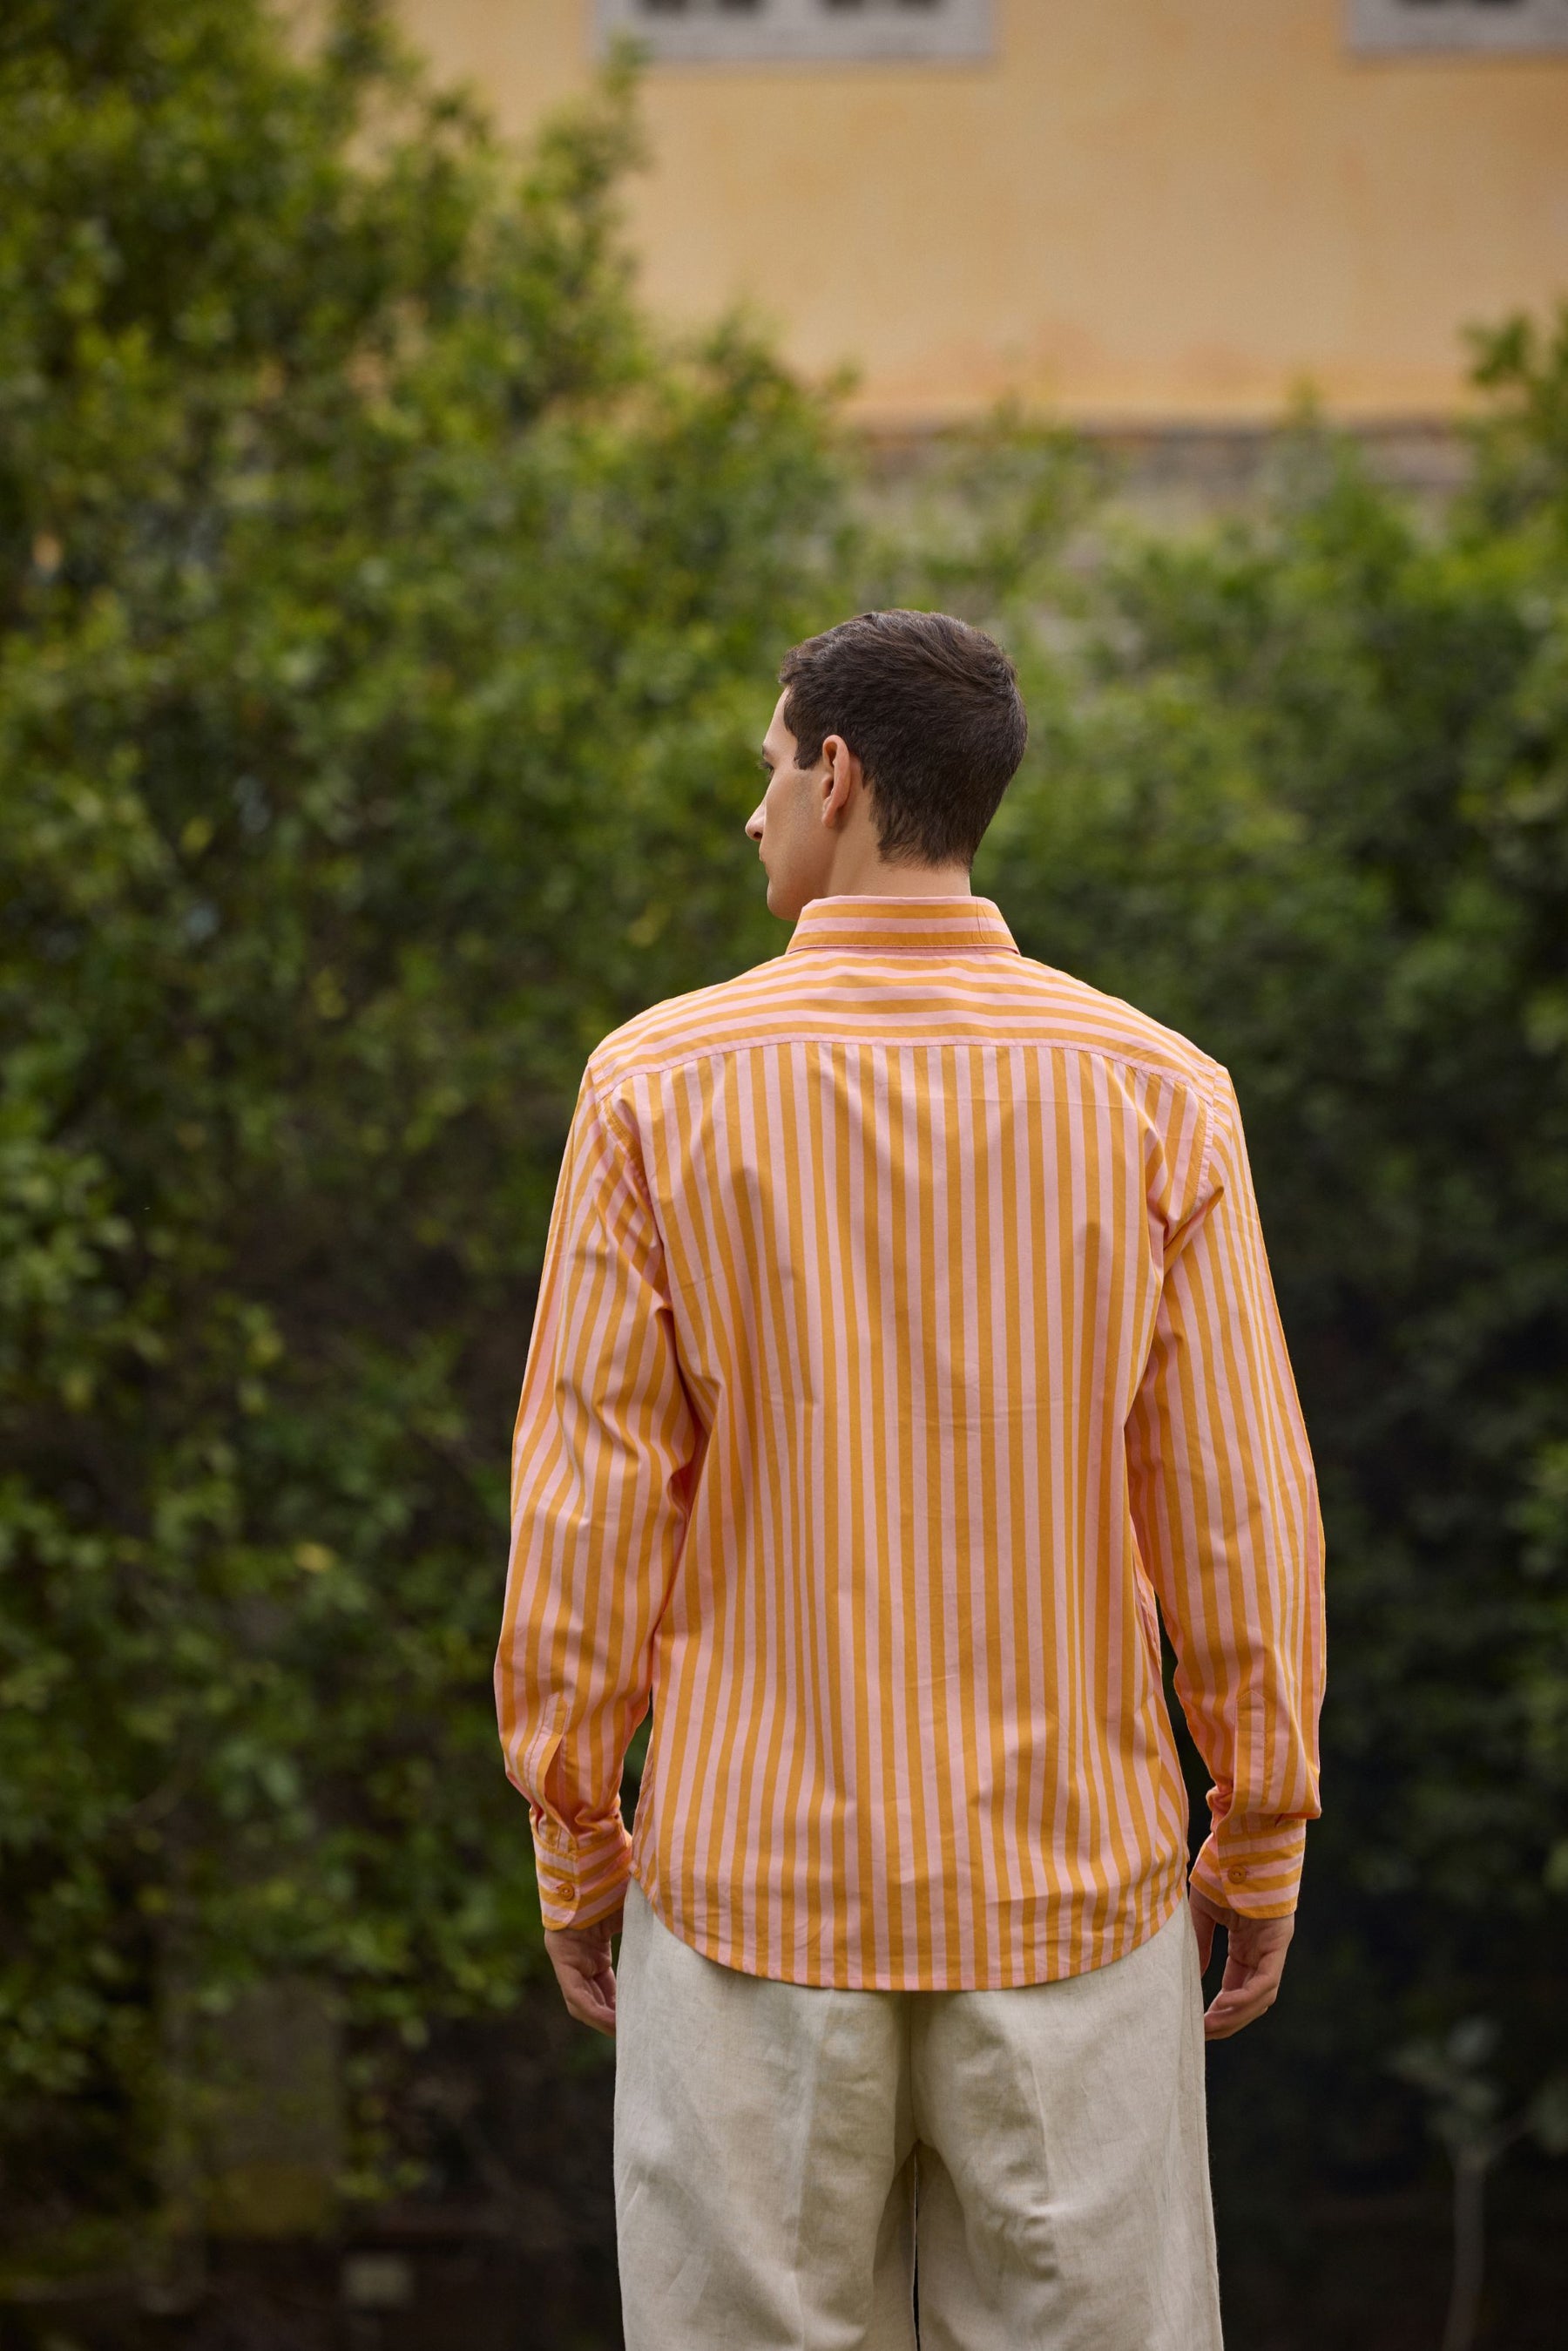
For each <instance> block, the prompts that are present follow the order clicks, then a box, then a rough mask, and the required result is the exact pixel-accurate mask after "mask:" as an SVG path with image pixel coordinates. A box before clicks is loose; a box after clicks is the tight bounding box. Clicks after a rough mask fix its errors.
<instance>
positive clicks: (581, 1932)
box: [545, 1910, 623, 2041]
mask: <svg viewBox="0 0 1568 2351" xmlns="http://www.w3.org/2000/svg"><path fill="white" fill-rule="evenodd" d="M622 1916H623V1913H622V1912H621V1911H620V1910H616V1911H613V1912H612V1913H611V1915H610V1916H609V1917H607V1918H596V1919H595V1921H594V1923H593V1925H592V1926H591V1927H553V1928H552V1927H546V1928H545V1950H546V1951H547V1952H548V1953H549V1955H550V1965H551V1966H552V1967H553V1968H554V1969H555V1970H556V1982H557V1983H558V1984H559V1985H560V1987H561V1997H562V1999H563V2000H564V2001H566V2006H567V2008H568V2009H569V2010H570V2011H571V2012H572V2014H573V2015H574V2016H575V2017H576V2020H577V2022H578V2023H579V2024H587V2025H591V2026H592V2028H593V2030H594V2031H595V2032H607V2033H608V2035H609V2036H610V2038H611V2040H612V2041H613V2040H614V2038H615V1969H614V1968H613V1967H612V1966H611V1964H610V1941H611V1938H612V1937H613V1936H616V1935H618V1934H619V1932H620V1923H621V1918H622Z"/></svg>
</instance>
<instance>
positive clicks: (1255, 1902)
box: [1191, 1813, 1306, 1918]
mask: <svg viewBox="0 0 1568 2351" xmlns="http://www.w3.org/2000/svg"><path fill="white" fill-rule="evenodd" d="M1305 1857H1306V1823H1305V1821H1304V1820H1303V1819H1301V1818H1300V1817H1299V1816H1298V1815H1296V1814H1294V1813H1280V1814H1278V1815H1275V1814H1273V1813H1262V1814H1259V1813H1254V1814H1253V1815H1252V1816H1251V1819H1249V1818H1247V1816H1246V1815H1245V1814H1241V1813H1227V1814H1226V1816H1225V1818H1224V1819H1223V1820H1221V1821H1217V1822H1216V1823H1215V1824H1214V1826H1213V1827H1212V1828H1211V1829H1210V1832H1209V1834H1208V1836H1207V1837H1206V1838H1205V1839H1204V1841H1203V1845H1202V1848H1201V1850H1200V1851H1199V1855H1198V1858H1197V1860H1196V1861H1195V1862H1194V1863H1193V1865H1192V1877H1191V1885H1192V1889H1193V1891H1194V1893H1197V1894H1201V1895H1203V1896H1205V1898H1206V1899H1207V1900H1209V1901H1210V1902H1212V1903H1213V1904H1214V1905H1215V1907H1216V1908H1218V1909H1220V1910H1233V1911H1234V1912H1235V1914H1236V1916H1237V1917H1239V1918H1284V1917H1289V1915H1290V1913H1291V1912H1292V1911H1293V1909H1294V1908H1295V1907H1296V1896H1297V1894H1298V1893H1299V1891H1300V1888H1301V1880H1302V1863H1303V1860H1304V1859H1305Z"/></svg>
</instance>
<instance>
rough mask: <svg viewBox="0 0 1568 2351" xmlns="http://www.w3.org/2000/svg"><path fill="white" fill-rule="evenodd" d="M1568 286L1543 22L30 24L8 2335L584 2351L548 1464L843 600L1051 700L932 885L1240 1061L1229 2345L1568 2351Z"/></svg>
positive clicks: (1559, 64)
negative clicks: (538, 1616) (604, 1175)
mask: <svg viewBox="0 0 1568 2351" xmlns="http://www.w3.org/2000/svg"><path fill="white" fill-rule="evenodd" d="M628 41H629V43H630V45H631V46H630V47H628V46H627V43H628ZM1565 297H1568V0H1351V4H1350V5H1343V0H1271V5H1269V6H1268V7H1267V8H1260V7H1258V6H1257V5H1248V0H1123V5H1116V6H1111V5H1105V0H1098V5H1092V0H990V5H987V0H684V5H682V0H598V5H592V0H440V5H437V0H402V5H399V6H385V7H383V6H378V5H372V0H348V5H329V0H315V5H309V6H305V7H294V8H290V9H286V10H284V9H279V8H274V7H271V6H268V5H264V0H184V5H182V7H180V8H179V9H170V8H167V7H164V6H161V5H157V0H9V5H8V6H7V8H6V10H5V16H4V18H3V20H0V893H3V899H4V914H5V921H4V924H3V925H0V1452H3V1458H0V2081H3V2085H4V2095H3V2096H0V2351H122V2346H125V2351H130V2346H136V2351H140V2346H161V2345H170V2346H175V2345H179V2346H200V2351H219V2346H233V2351H249V2346H255V2351H328V2346H352V2351H424V2347H425V2346H445V2345H448V2344H451V2343H453V2342H459V2341H461V2342H462V2344H464V2345H465V2346H472V2351H535V2346H537V2351H601V2346H602V2351H610V2346H617V2345H618V2342H619V2332H618V2294H617V2286H616V2277H615V2253H614V2232H613V2216H612V2212H611V2205H610V2179H609V2118H610V2090H611V2083H612V2071H611V2051H610V2048H609V2045H608V2044H607V2043H602V2042H599V2041H597V2040H595V2039H594V2038H592V2037H591V2036H589V2035H587V2033H584V2032H580V2031H579V2030H578V2029H577V2028H576V2027H574V2026H572V2025H571V2024H570V2022H569V2021H568V2020H567V2019H566V2015H565V2011H564V2010H562V2008H561V2006H560V2002H559V1998H558V1995H557V1994H556V1991H555V1988H554V1983H553V1980H549V1979H548V1970H547V1969H546V1968H545V1963H544V1960H543V1955H542V1949H541V1944H540V1935H539V1923H538V1913H537V1907H536V1902H535V1893H534V1886H533V1874H532V1859H531V1853H530V1849H529V1839H528V1834H527V1822H526V1813H525V1808H524V1806H523V1804H522V1802H521V1800H520V1799H518V1798H517V1797H515V1796H514V1794H513V1793H512V1792H511V1791H510V1790H509V1789H508V1788H507V1786H506V1784H505V1782H504V1778H503V1776H502V1771H501V1766H500V1759H499V1751H498V1747H497V1743H496V1739H495V1733H494V1728H493V1712H492V1705H491V1697H490V1681H489V1676H490V1663H491V1656H492V1653H493V1644H494V1639H495V1634H496V1630H497V1625H498V1621H499V1608H500V1595H501V1588H502V1579H503V1571H504V1547H505V1501H506V1490H505V1489H506V1474H507V1448H508V1439H509V1435H510V1429H511V1422H512V1416H513V1413H514V1407H515V1401H516V1394H517V1388H518V1384H519V1380H520V1377H521V1372H522V1366H523V1360H524V1353H525V1350H526V1346H527V1340H528V1331H529V1321H530V1314H531V1311H532V1303H533V1295H534V1285H535V1279H536V1274H537V1269H538V1264H539V1258H540V1253H541V1249H542V1245H543V1239H544V1234H545V1223H546V1219H547V1217H548V1213H549V1206H550V1200H551V1196H552V1191H553V1187H554V1182H555V1175H556V1166H557V1164H558V1159H559V1153H560V1147H561V1144H562V1140H563V1138H564V1134H565V1131H566V1121H567V1118H568V1116H569V1113H570V1108H571V1104H572V1101H573V1098H574V1095H575V1092H576V1082H577V1079H578V1076H579V1074H580V1071H581V1069H582V1065H583V1062H584V1061H585V1059H586V1057H587V1052H588V1050H590V1048H591V1047H592V1045H593V1044H594V1043H595V1042H597V1040H598V1039H599V1037H601V1036H602V1035H603V1034H604V1033H605V1031H606V1030H607V1029H609V1028H611V1027H612V1026H614V1025H615V1024H616V1023H617V1022H618V1021H619V1020H621V1019H625V1018H627V1017H628V1015H629V1014H630V1013H632V1012H633V1011H635V1010H636V1009H638V1008H640V1007H641V1006H643V1005H645V1004H646V1003H648V1002H649V1001H650V1000H652V999H654V998H658V997H659V996H662V995H667V994H670V993H672V992H674V991H676V990H679V989H682V988H687V987H696V986H699V985H701V984H703V983H705V982H707V981H710V980H712V979H715V978H719V977H723V976H725V975H727V974H729V973H732V972H734V971H736V970H739V969H741V968H742V967H745V966H747V965H748V964H751V963H753V962H754V961H756V960H758V959H759V958H761V957H763V956H768V955H771V954H774V953H776V952H777V951H778V950H779V948H780V947H781V946H782V944H783V934H782V932H781V931H780V929H779V927H778V926H777V925H775V924H774V923H772V922H771V921H770V919H769V918H768V916H767V915H766V914H765V912H764V911H763V906H762V904H761V896H760V892H759V890H758V886H757V884H758V875H757V872H756V868H755V863H754V857H753V852H751V850H750V847H749V845H748V844H747V843H746V842H745V841H744V840H743V838H742V831H741V827H742V823H743V821H744V819H745V817H746V815H747V814H748V813H749V811H750V810H751V808H752V807H753V803H754V800H755V799H756V797H757V795H758V790H759V784H760V778H759V777H758V774H757V768H756V746H757V743H758V741H759V739H760V736H761V733H762V730H763V726H764V724H765V722H766V718H767V716H768V713H769V711H770V709H771V706H772V702H773V698H774V687H773V684H772V677H773V672H774V668H775V666H776V664H777V662H778V660H779V658H780V656H781V654H782V653H783V652H784V650H785V648H786V647H787V646H788V645H789V644H790V643H792V642H793V641H794V639H796V638H797V637H799V636H801V635H802V634H805V632H808V631H809V630H811V629H813V628H815V627H819V626H822V625H825V624H826V623H827V622H831V621H833V620H835V619H837V618H841V617H843V616H844V615H845V614H846V612H850V611H857V610H860V609H863V608H865V607H867V606H870V605H873V604H887V603H891V602H904V603H913V604H919V605H928V606H940V607H943V608H946V609H949V610H952V611H959V612H961V613H962V614H964V615H965V616H966V617H968V618H970V619H971V620H973V621H975V622H979V623H981V624H982V625H984V626H986V627H988V628H991V629H992V630H994V631H995V632H997V633H998V634H1000V635H1001V636H1002V638H1003V639H1004V640H1005V641H1006V642H1007V643H1008V644H1009V646H1010V647H1011V648H1012V652H1013V653H1014V656H1015V658H1016V660H1017V662H1018V664H1019V667H1020V671H1021V674H1022V676H1023V683H1024V686H1025V691H1026V693H1027V695H1028V699H1029V704H1030V709H1031V716H1032V726H1033V735H1032V745H1031V750H1030V753H1029V757H1028V760H1027V762H1026V765H1025V767H1024V768H1023V771H1022V773H1021V774H1020V777H1019V778H1018V780H1017V782H1016V783H1015V785H1014V786H1013V788H1012V790H1011V791H1010V793H1009V796H1008V799H1007V801H1006V803H1005V804H1004V807H1003V810H1002V815H1001V816H1000V817H999V819H998V820H997V822H996V824H995V826H994V827H993V830H992V834H991V836H990V838H989V839H988V841H987V844H986V847H985V850H984V852H983V853H982V858H981V864H980V866H979V868H978V869H977V872H976V883H977V886H978V887H979V888H981V889H982V890H984V891H986V892H987V893H990V894H991V895H992V896H994V897H995V898H996V899H997V900H998V902H999V904H1001V906H1002V910H1003V912H1004V914H1006V916H1007V918H1008V920H1009V921H1010V923H1011V924H1012V927H1013V929H1014V932H1015V934H1016V935H1017V936H1018V938H1019V939H1020V942H1021V944H1022V945H1023V947H1024V949H1025V951H1026V952H1028V953H1031V954H1033V955H1036V956H1041V957H1043V958H1044V960H1046V961H1048V962H1051V963H1054V964H1056V965H1059V966H1062V967H1066V968H1068V969H1070V970H1073V971H1075V972H1076V973H1078V974H1080V975H1081V976H1082V977H1085V978H1087V979H1089V980H1091V981H1093V982H1095V983H1096V984H1097V985H1099V986H1101V987H1108V988H1110V989H1112V990H1113V991H1115V992H1116V993H1118V994H1121V995H1125V996H1127V997H1128V998H1131V999H1133V1000H1134V1001H1135V1002H1136V1003H1137V1004H1139V1005H1140V1006H1142V1007H1143V1008H1146V1009H1147V1010H1148V1011H1149V1012H1151V1013H1153V1014H1155V1015H1156V1016H1157V1017H1158V1018H1160V1019H1165V1020H1167V1021H1169V1022H1171V1023H1172V1024H1174V1025H1175V1026H1177V1027H1179V1028H1181V1029H1185V1030H1187V1031H1188V1032H1189V1033H1190V1034H1191V1035H1193V1036H1194V1037H1195V1038H1196V1039H1197V1040H1199V1042H1200V1043H1201V1044H1202V1045H1203V1046H1205V1047H1206V1048H1207V1049H1208V1050H1210V1051H1211V1052H1213V1053H1215V1054H1216V1055H1218V1056H1219V1057H1220V1059H1222V1060H1223V1061H1226V1062H1227V1063H1228V1064H1229V1065H1230V1067H1231V1071H1233V1073H1234V1075H1235V1078H1236V1081H1237V1085H1238V1089H1239V1092H1240V1094H1241V1102H1242V1107H1243V1111H1244V1113H1245V1115H1246V1119H1247V1123H1248V1130H1249V1135H1250V1138H1251V1148H1252V1154H1253V1160H1254V1166H1255V1172H1256V1176H1257V1182H1258V1189H1259V1193H1260V1196H1261V1199H1262V1207H1263V1214H1264V1221H1265V1226H1266V1228H1267V1231H1268V1234H1269V1238H1270V1243H1271V1249H1272V1260H1273V1265H1274V1271H1275V1277H1276V1281H1277V1285H1278V1288H1279V1291H1280V1296H1281V1302H1282V1310H1283V1312H1284V1317H1285V1322H1286V1325H1287V1329H1288V1332H1289V1334H1290V1338H1291V1343H1292V1347H1293V1356H1294V1359H1295V1362H1296V1365H1297V1369H1298V1374H1299V1379H1300V1384H1301V1387H1302V1392H1303V1403H1304V1405H1305V1407H1306V1412H1307V1417H1308V1421H1309V1425H1310V1427H1311V1430H1312V1434H1313V1437H1314V1447H1315V1450H1316V1453H1317V1457H1318V1460H1319V1465H1320V1469H1321V1474H1322V1480H1323V1488H1324V1514H1325V1519H1326V1523H1327V1529H1328V1536H1329V1544H1330V1559H1331V1573H1330V1584H1329V1597H1330V1609H1331V1631H1332V1650H1331V1677H1330V1694H1329V1699H1328V1706H1327V1710H1326V1714H1325V1719H1324V1748H1325V1771H1324V1803H1325V1815H1324V1821H1323V1823H1321V1825H1320V1826H1319V1827H1318V1828H1316V1829H1315V1830H1314V1833H1313V1835H1312V1837H1311V1839H1310V1840H1309V1854H1308V1865H1307V1876H1306V1882H1305V1889H1304V1896H1303V1911H1302V1916H1301V1923H1300V1928H1299V1933H1298V1938H1297V1942H1296V1946H1295V1949H1294V1952H1293V1959H1292V1967H1291V1974H1290V1980H1289V1984H1288V1989H1287V1993H1286V1996H1285V1998H1284V2000H1283V2001H1282V2004H1281V2006H1280V2007H1279V2008H1278V2009H1277V2010H1276V2011H1274V2012H1273V2013H1272V2015H1271V2016H1270V2018H1269V2019H1268V2020H1267V2022H1266V2023H1264V2024H1263V2025H1262V2026H1260V2027H1258V2028H1256V2029H1254V2030H1253V2031H1252V2032H1249V2033H1248V2034H1246V2035H1245V2036H1243V2037H1242V2039H1241V2040H1240V2041H1239V2042H1237V2043H1232V2044H1226V2045H1225V2046H1223V2047H1221V2048H1219V2049H1217V2050H1216V2051H1215V2052H1214V2053H1212V2056H1211V2072H1210V2080H1211V2112H1212V2124H1211V2127H1212V2140H1213V2160H1214V2172H1215V2183H1216V2194H1217V2199H1218V2209H1219V2222H1220V2237H1221V2259H1222V2275H1223V2280H1224V2285H1225V2294H1226V2304H1227V2324H1228V2339H1229V2340H1230V2341H1231V2344H1232V2346H1234V2351H1308V2346H1311V2351H1322V2346H1334V2351H1424V2346H1431V2351H1438V2346H1441V2351H1469V2346H1490V2351H1536V2346H1548V2345H1551V2346H1556V2345H1557V2344H1558V2343H1560V2342H1561V2339H1562V2315H1561V2314H1562V2310H1563V2302H1564V2295H1565V2292H1568V2251H1565V2248H1568V2159H1565V2158H1568V2002H1565V2001H1564V1985H1565V1935H1564V1928H1565V1923H1568V1801H1565V1800H1568V308H1565V307H1564V298H1565ZM637 1766H638V1757H637V1753H636V1752H635V1751H634V1754H633V1756H632V1757H631V1758H630V1759H629V1761H628V1779H627V1787H626V1803H627V1806H628V1811H629V1809H630V1808H631V1807H632V1806H633V1805H634V1804H635V1801H636V1779H637ZM1192 1777H1193V1790H1194V1797H1195V1802H1197V1804H1198V1806H1199V1811H1201V1797H1202V1788H1203V1781H1202V1775H1201V1773H1200V1771H1199V1770H1198V1769H1197V1767H1196V1766H1194V1767H1193V1774H1192Z"/></svg>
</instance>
